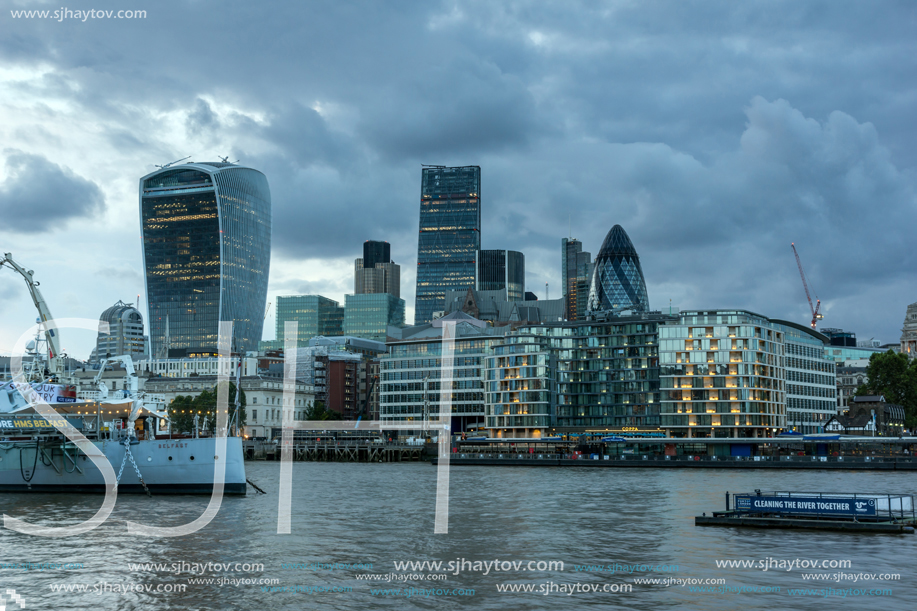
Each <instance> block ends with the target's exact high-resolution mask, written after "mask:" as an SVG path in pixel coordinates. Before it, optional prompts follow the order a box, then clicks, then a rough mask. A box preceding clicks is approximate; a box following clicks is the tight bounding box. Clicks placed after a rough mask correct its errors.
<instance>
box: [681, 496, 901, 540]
mask: <svg viewBox="0 0 917 611" xmlns="http://www.w3.org/2000/svg"><path fill="white" fill-rule="evenodd" d="M730 496H731V497H732V506H731V508H730ZM694 525H695V526H745V527H751V528H802V529H811V530H836V531H848V532H850V531H855V532H875V533H910V534H913V533H914V530H915V528H917V515H915V512H914V497H913V496H911V495H904V494H844V493H840V494H835V493H822V492H783V491H777V492H761V491H760V490H755V491H754V492H753V493H751V494H747V493H746V494H732V495H730V493H728V492H727V493H726V511H714V512H713V513H712V515H710V516H708V515H706V514H704V515H703V516H697V517H695V518H694Z"/></svg>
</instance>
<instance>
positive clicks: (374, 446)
mask: <svg viewBox="0 0 917 611" xmlns="http://www.w3.org/2000/svg"><path fill="white" fill-rule="evenodd" d="M243 452H244V455H245V459H246V460H280V458H281V444H280V443H279V442H274V441H245V442H244V444H243ZM427 459H428V456H427V452H426V451H425V446H424V444H417V443H407V442H388V441H386V442H381V441H375V440H367V439H357V440H344V441H341V440H335V439H329V440H327V441H318V440H308V441H299V440H296V441H294V442H293V460H297V461H311V462H366V463H369V462H420V461H424V460H427Z"/></svg>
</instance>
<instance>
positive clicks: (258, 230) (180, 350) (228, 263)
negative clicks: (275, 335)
mask: <svg viewBox="0 0 917 611" xmlns="http://www.w3.org/2000/svg"><path fill="white" fill-rule="evenodd" d="M140 222H141V227H142V231H143V266H144V270H145V280H146V292H147V307H148V309H149V316H148V318H147V320H148V322H149V326H150V344H151V355H152V356H153V357H154V358H163V357H184V356H206V355H215V354H217V349H218V348H217V343H218V339H219V338H218V335H219V323H220V321H233V323H234V326H233V335H234V340H235V346H234V349H235V350H238V351H241V352H245V351H248V350H256V349H257V347H258V340H260V339H261V331H262V327H263V325H264V308H265V303H266V301H267V280H268V272H269V271H270V263H271V192H270V188H269V187H268V183H267V178H265V176H264V174H262V173H261V172H259V171H258V170H255V169H252V168H248V167H244V166H239V165H234V164H231V163H213V162H206V163H186V164H182V165H179V166H175V167H168V168H162V169H160V170H157V171H155V172H153V173H151V174H147V175H146V176H144V177H143V178H141V179H140Z"/></svg>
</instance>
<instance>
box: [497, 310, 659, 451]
mask: <svg viewBox="0 0 917 611" xmlns="http://www.w3.org/2000/svg"><path fill="white" fill-rule="evenodd" d="M674 320H676V319H675V318H673V317H671V316H664V315H661V314H658V313H657V314H643V315H635V316H628V317H609V318H608V319H606V320H604V321H577V322H573V321H566V322H555V323H545V324H541V325H531V326H523V327H519V328H518V329H517V330H516V331H515V332H514V333H513V334H512V335H508V336H507V337H506V339H505V341H504V342H501V343H500V344H497V345H495V346H494V348H493V355H492V356H488V357H487V359H486V363H485V370H486V371H485V376H486V377H485V382H486V388H485V390H486V399H487V406H486V409H487V426H488V428H489V429H490V430H491V434H492V435H493V436H495V437H541V436H544V435H546V434H549V435H554V434H582V433H601V434H620V433H623V432H629V433H630V432H640V433H657V434H658V433H661V431H662V429H661V428H660V425H661V409H662V406H661V396H660V380H659V371H660V370H659V358H658V333H659V329H660V327H661V326H662V325H663V324H665V323H666V322H670V321H674ZM548 427H550V428H548ZM546 428H547V429H548V430H547V431H546Z"/></svg>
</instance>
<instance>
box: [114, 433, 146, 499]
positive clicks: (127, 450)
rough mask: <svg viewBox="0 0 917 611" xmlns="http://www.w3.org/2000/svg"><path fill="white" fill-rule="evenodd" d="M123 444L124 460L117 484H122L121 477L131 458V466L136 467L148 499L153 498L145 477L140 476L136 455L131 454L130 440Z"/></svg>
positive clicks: (122, 460) (135, 469)
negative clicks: (135, 460)
mask: <svg viewBox="0 0 917 611" xmlns="http://www.w3.org/2000/svg"><path fill="white" fill-rule="evenodd" d="M122 443H123V444H124V458H122V459H121V469H119V470H118V479H117V482H118V483H119V484H120V483H121V475H122V474H123V473H124V465H125V464H126V463H127V459H128V458H130V459H131V464H132V465H133V466H134V471H136V472H137V479H139V480H140V485H141V486H143V489H144V490H145V491H146V495H147V496H148V497H150V498H152V497H153V495H152V494H150V489H149V488H147V486H146V482H144V481H143V476H142V475H140V467H138V466H137V463H136V462H134V455H133V454H131V443H130V438H128V439H125V440H124V441H123V442H122Z"/></svg>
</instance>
